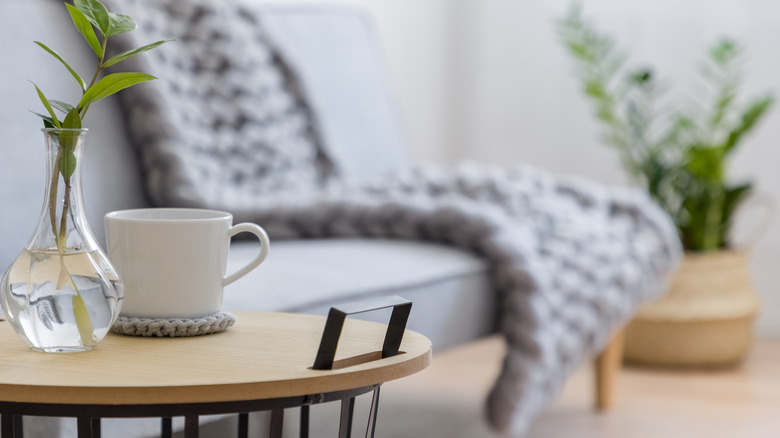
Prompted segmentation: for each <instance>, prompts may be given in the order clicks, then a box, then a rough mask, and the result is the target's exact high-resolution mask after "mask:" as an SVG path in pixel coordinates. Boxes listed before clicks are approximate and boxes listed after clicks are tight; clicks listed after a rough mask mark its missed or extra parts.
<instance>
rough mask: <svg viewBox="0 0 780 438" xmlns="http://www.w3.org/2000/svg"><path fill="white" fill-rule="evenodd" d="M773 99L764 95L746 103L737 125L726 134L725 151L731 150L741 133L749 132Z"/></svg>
mask: <svg viewBox="0 0 780 438" xmlns="http://www.w3.org/2000/svg"><path fill="white" fill-rule="evenodd" d="M774 101H775V99H774V97H772V96H765V97H763V98H760V99H757V100H755V101H753V102H751V103H750V105H748V107H747V109H745V112H743V113H742V117H741V118H740V122H739V125H737V126H736V127H735V128H734V129H733V130H732V131H731V132H730V133H729V135H728V138H727V139H726V143H725V144H724V145H723V147H724V149H725V151H726V152H727V153H728V152H731V151H732V150H733V149H734V147H735V146H736V145H737V143H739V140H740V139H741V138H742V136H743V135H745V134H747V133H748V132H750V130H752V129H753V127H754V126H755V125H756V123H758V122H759V121H760V120H761V118H762V117H763V116H764V114H765V113H766V111H767V110H768V109H769V108H770V107H771V106H772V104H773V103H774Z"/></svg>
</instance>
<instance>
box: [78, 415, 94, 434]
mask: <svg viewBox="0 0 780 438" xmlns="http://www.w3.org/2000/svg"><path fill="white" fill-rule="evenodd" d="M76 427H77V430H78V437H79V438H92V419H91V418H88V417H78V419H77V420H76Z"/></svg>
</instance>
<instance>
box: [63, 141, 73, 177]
mask: <svg viewBox="0 0 780 438" xmlns="http://www.w3.org/2000/svg"><path fill="white" fill-rule="evenodd" d="M60 141H62V139H60ZM68 149H69V150H67V151H63V153H62V156H60V173H61V174H62V177H63V178H64V179H65V181H67V180H69V179H70V177H71V176H73V172H75V171H76V155H74V154H73V149H74V148H68Z"/></svg>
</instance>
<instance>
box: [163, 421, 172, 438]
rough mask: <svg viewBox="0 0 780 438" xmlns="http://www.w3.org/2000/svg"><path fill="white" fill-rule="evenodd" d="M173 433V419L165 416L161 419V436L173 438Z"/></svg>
mask: <svg viewBox="0 0 780 438" xmlns="http://www.w3.org/2000/svg"><path fill="white" fill-rule="evenodd" d="M171 435H173V419H172V418H171V417H163V418H162V419H161V420H160V437H162V438H171Z"/></svg>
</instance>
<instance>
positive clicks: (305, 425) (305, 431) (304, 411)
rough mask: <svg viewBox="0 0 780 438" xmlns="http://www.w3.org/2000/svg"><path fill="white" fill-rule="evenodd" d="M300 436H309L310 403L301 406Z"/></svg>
mask: <svg viewBox="0 0 780 438" xmlns="http://www.w3.org/2000/svg"><path fill="white" fill-rule="evenodd" d="M300 438H309V405H303V406H301V430H300Z"/></svg>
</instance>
